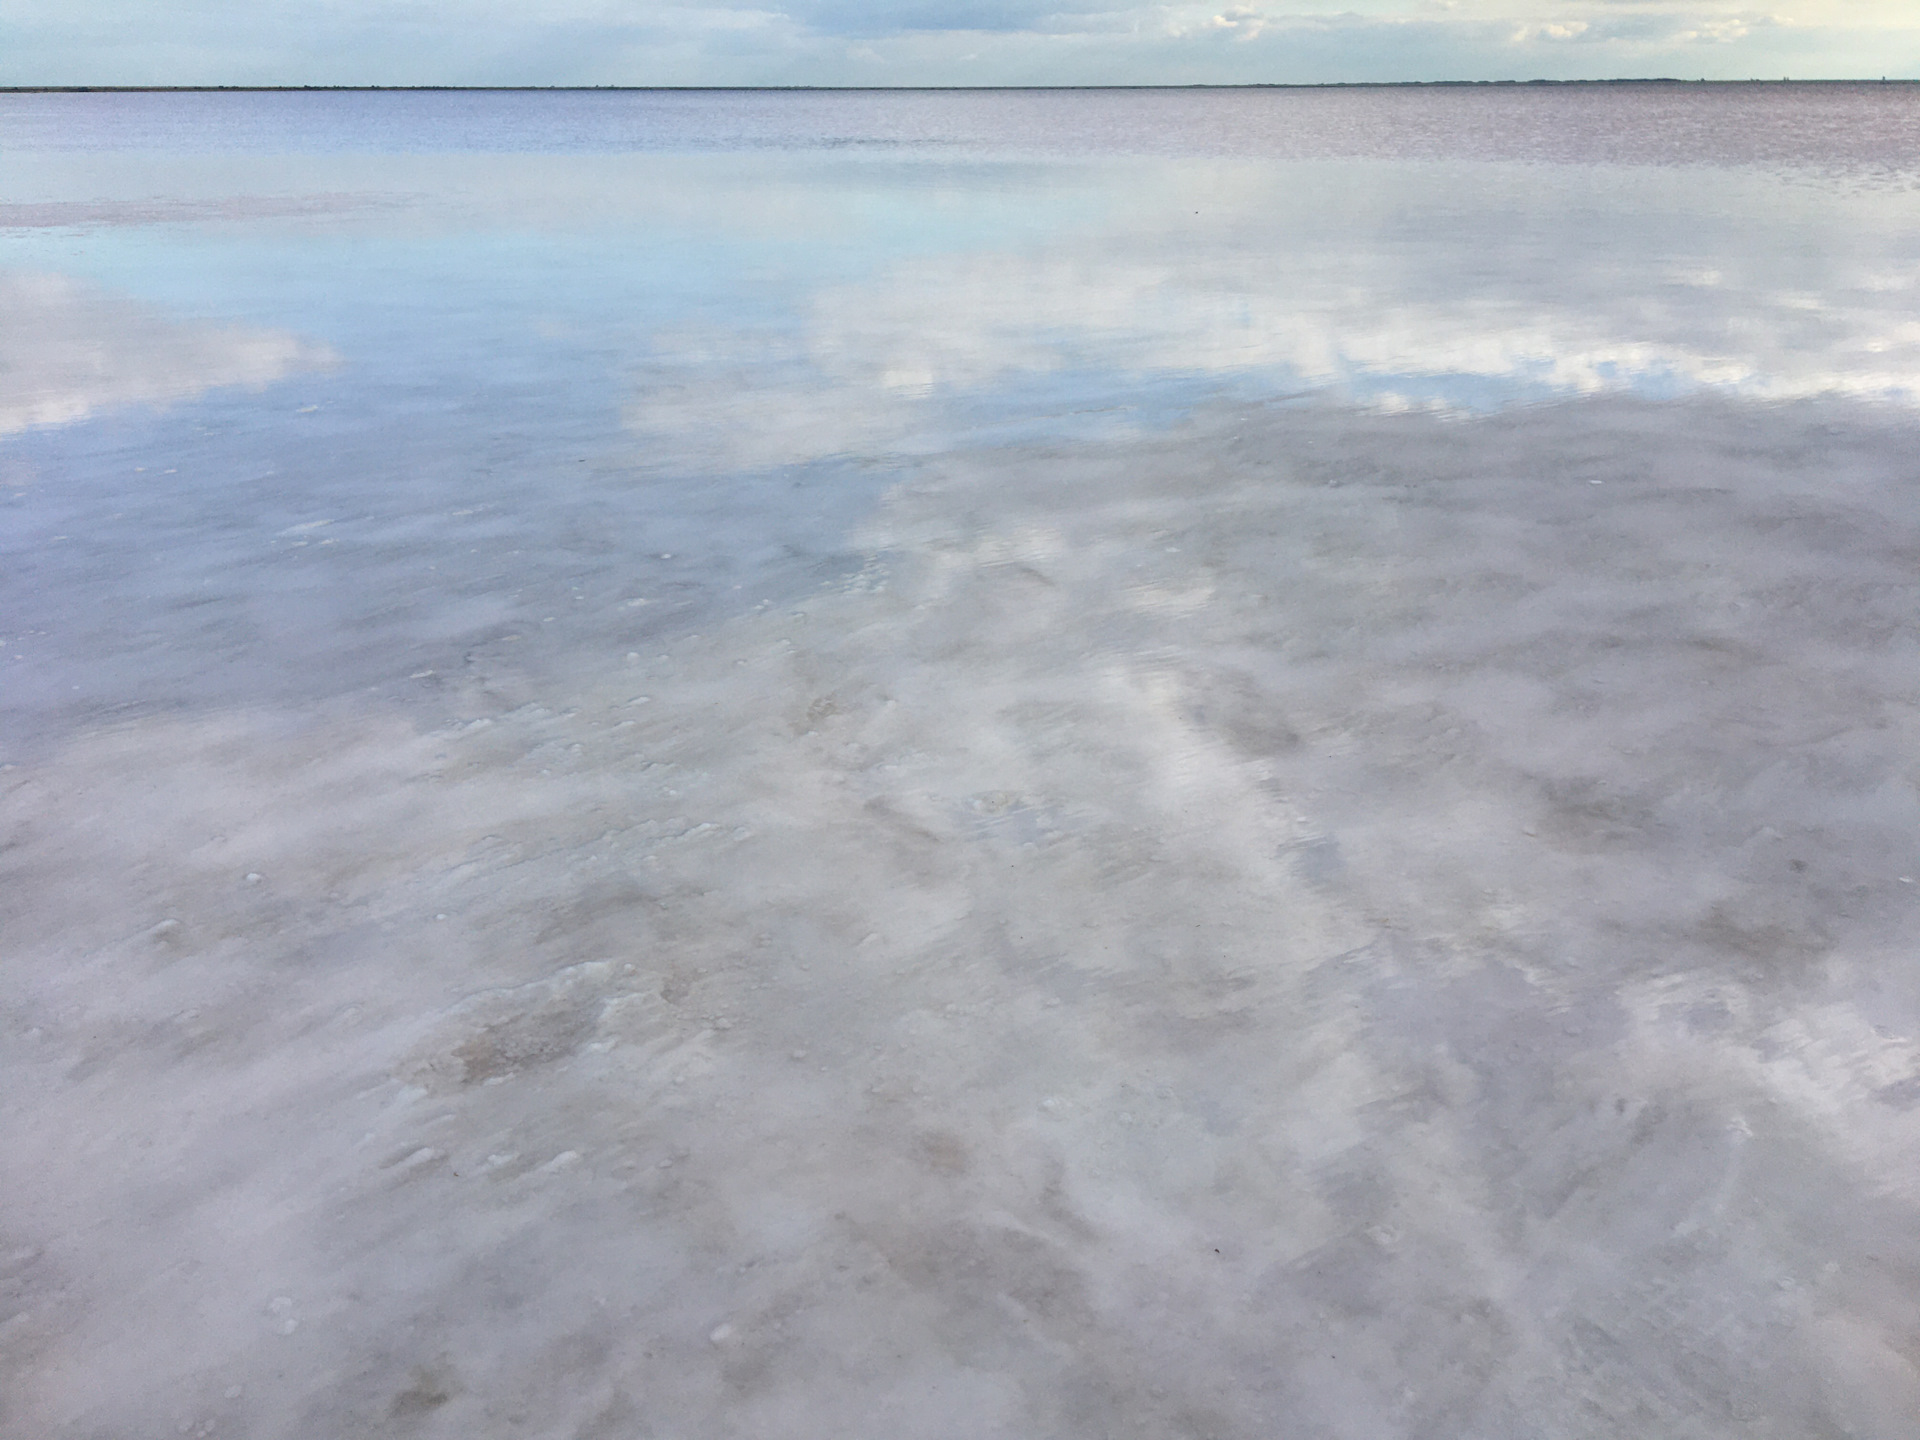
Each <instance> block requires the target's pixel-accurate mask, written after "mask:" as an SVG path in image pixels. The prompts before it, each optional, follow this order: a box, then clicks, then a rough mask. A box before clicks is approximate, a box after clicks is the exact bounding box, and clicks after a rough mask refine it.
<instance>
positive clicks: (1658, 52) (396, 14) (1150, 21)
mask: <svg viewBox="0 0 1920 1440" xmlns="http://www.w3.org/2000/svg"><path fill="white" fill-rule="evenodd" d="M1785 27H1792V28H1793V29H1794V31H1795V37H1796V38H1795V40H1794V41H1793V43H1792V44H1791V45H1788V44H1786V43H1785V42H1784V41H1783V40H1781V39H1780V37H1779V32H1780V31H1781V30H1782V29H1783V28H1785ZM0 30H4V31H5V32H6V33H7V35H8V42H7V46H6V50H5V53H4V55H0V83H8V84H46V83H90V84H147V83H155V84H194V83H207V84H220V83H287V84H307V83H311V84H373V83H383V84H406V83H448V84H489V83H529V84H640V85H703V84H744V85H755V84H822V85H832V84H842V83H861V82H864V81H870V80H871V79H872V73H871V72H872V71H873V69H874V67H875V65H876V64H879V65H883V66H884V67H885V68H886V70H887V71H888V75H887V79H888V83H898V84H979V83H1034V84H1092V83H1127V84H1133V83H1139V84H1153V83H1188V82H1212V83H1247V82H1262V81H1277V82H1315V81H1345V80H1432V79H1465V80H1473V79H1526V78H1534V77H1536V76H1537V77H1541V78H1563V79H1565V78H1609V77H1614V76H1620V75H1647V74H1690V75H1691V74H1698V73H1699V72H1700V67H1701V66H1702V65H1703V64H1705V65H1706V66H1707V67H1708V72H1709V73H1710V74H1717V75H1719V76H1722V77H1725V78H1734V79H1746V78H1749V77H1750V76H1752V75H1756V74H1759V75H1777V74H1782V73H1791V74H1794V75H1795V76H1796V77H1814V76H1821V75H1832V76H1846V75H1855V76H1866V75H1872V76H1878V75H1880V74H1883V73H1906V72H1913V71H1916V70H1920V16H1917V15H1916V13H1915V11H1914V8H1913V6H1912V5H1911V4H1910V3H1908V0H1786V4H1785V5H1784V6H1783V7H1782V9H1781V10H1780V11H1779V12H1777V13H1775V12H1755V11H1753V10H1752V9H1751V8H1750V7H1749V6H1746V5H1740V4H1734V3H1725V0H1288V3H1285V4H1283V5H1279V6H1267V5H1262V4H1260V3H1258V0H1239V3H1234V4H1229V5H1224V6H1223V5H1221V4H1220V3H1219V0H1212V3H1211V4H1207V3H1198V4H1196V3H1172V4H1128V3H1123V0H905V3H902V4H897V5H885V6H882V5H875V4H870V3H863V0H772V3H767V0H757V3H747V4H739V5H728V4H704V5H702V4H683V3H682V4H676V3H659V0H635V3H615V0H543V3H540V4H537V5H532V6H529V5H523V4H509V3H506V0H448V3H445V4H442V5H438V6H434V7H431V8H429V7H425V6H418V5H397V4H393V3H389V0H332V3H325V4H317V5H303V6H294V5H292V4H290V3H289V0H263V3H260V4H252V5H247V6H241V5H239V4H237V3H235V0H203V3H201V4H199V5H194V6H187V7H182V6H178V5H171V4H160V3H158V0H103V3H101V4H98V5H90V6H85V7H74V6H71V5H60V4H56V3H54V0H0ZM1516 41H1518V42H1519V43H1518V44H1517V45H1516V43H1515V42H1516ZM1568 41H1578V42H1580V43H1579V44H1577V45H1568V44H1566V43H1565V42H1568ZM1709 53H1710V54H1711V57H1712V58H1710V59H1709V58H1705V57H1706V56H1707V55H1708V54H1709Z"/></svg>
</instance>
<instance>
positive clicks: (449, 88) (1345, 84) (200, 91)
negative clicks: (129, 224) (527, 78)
mask: <svg viewBox="0 0 1920 1440" xmlns="http://www.w3.org/2000/svg"><path fill="white" fill-rule="evenodd" d="M1914 84H1920V79H1916V78H1915V77H1912V76H1905V75H1882V76H1879V77H1878V78H1875V77H1873V76H1851V77H1825V78H1819V79H1803V80H1795V79H1793V78H1792V77H1790V76H1785V75H1783V76H1781V77H1780V78H1779V79H1777V80H1773V79H1762V78H1760V77H1758V76H1755V77H1753V78H1750V79H1746V80H1709V79H1707V78H1706V77H1704V76H1702V77H1701V78H1699V79H1697V80H1685V79H1682V78H1681V77H1679V76H1677V75H1631V76H1619V77H1615V78H1612V79H1604V80H1548V79H1531V80H1311V81H1286V80H1248V81H1231V82H1209V81H1190V82H1183V83H1179V84H1125V83H1116V84H1090V85H0V95H95V94H104V95H148V94H160V95H214V94H234V93H239V94H270V95H271V94H300V93H303V92H307V91H321V92H327V93H338V92H346V93H356V94H357V93H379V92H399V93H438V92H456V93H482V94H484V93H490V92H491V93H501V92H513V93H520V92H539V93H548V92H559V93H581V94H588V93H600V92H608V91H611V92H614V93H649V92H662V91H664V92H673V93H685V94H700V93H741V92H761V91H764V92H770V93H786V92H796V91H826V92H845V93H852V94H863V93H864V94H873V93H883V94H884V93H896V92H897V93H917V92H926V91H983V92H992V91H1016V90H1396V89H1433V88H1459V89H1466V88H1479V87H1486V86H1522V85H1528V86H1531V85H1593V86H1606V85H1688V86H1699V85H1914Z"/></svg>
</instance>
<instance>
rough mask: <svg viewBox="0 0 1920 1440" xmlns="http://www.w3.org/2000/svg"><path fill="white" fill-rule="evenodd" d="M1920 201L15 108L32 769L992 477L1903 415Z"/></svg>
mask: <svg viewBox="0 0 1920 1440" xmlns="http://www.w3.org/2000/svg"><path fill="white" fill-rule="evenodd" d="M1917 179H1920V98H1917V97H1916V95H1915V93H1914V92H1913V90H1912V89H1911V87H1900V86H1893V87H1887V86H1859V87H1826V86H1822V87H1732V88H1724V89H1711V90H1708V89H1690V88H1688V87H1685V86H1668V87H1654V88H1645V89H1636V88H1632V87H1612V88H1604V87H1600V88H1574V89H1567V88H1557V89H1545V90H1538V89H1535V90H1529V89H1526V88H1517V89H1516V88H1495V89H1492V90H1486V89H1482V90H1447V89H1440V90H1422V89H1412V90H1372V91H1369V90H1355V91H1304V92H1289V91H1273V92H1262V91H1255V92H1244V91H1243V92H1225V93H1218V94H1202V93H1197V92H1144V93H1142V92H1065V93H1062V92H1052V93H1049V92H1000V93H985V94H981V93H958V94H956V93H939V92H932V93H918V94H913V93H909V94H895V95H888V94H882V93H840V94H836V93H818V94H754V93H728V92H714V93H694V94H644V93H643V94H603V93H587V94H571V95H570V94H518V93H504V94H389V95H365V94H318V95H197V96H195V95H188V96H181V95H125V96H113V95H91V96H8V97H5V98H4V99H0V237H3V238H0V346H4V347H5V349H4V356H3V357H0V358H3V359H4V364H5V369H4V370H0V433H4V435H5V436H6V438H5V440H4V441H0V445H4V449H0V467H4V470H5V479H6V483H7V485H8V486H9V487H10V488H9V489H8V490H7V492H6V496H7V500H8V502H9V503H8V508H7V510H6V511H5V515H6V520H5V526H6V528H5V531H4V537H5V538H4V542H0V543H4V544H5V546H6V551H5V557H6V563H5V567H4V580H0V584H4V585H5V587H6V588H5V593H4V604H3V605H0V613H4V614H5V616H6V622H5V623H6V626H7V629H6V632H5V633H6V636H7V643H8V645H9V647H10V650H11V651H12V653H13V655H15V656H18V657H19V659H18V660H11V661H9V662H8V663H10V664H13V665H14V666H15V668H14V669H12V670H11V671H10V672H9V683H8V684H7V686H6V688H5V691H4V698H3V699H0V704H4V707H5V710H4V713H5V715H6V717H7V723H6V735H7V739H6V741H5V743H6V744H8V745H9V746H13V747H18V746H19V745H22V744H29V743H32V742H33V740H34V737H36V736H41V735H44V734H46V733H48V727H52V729H53V730H55V731H58V730H60V729H63V728H65V727H67V726H70V725H72V724H75V723H85V722H86V721H87V720H89V719H90V718H97V717H99V716H100V715H102V714H108V713H117V712H119V711H121V710H123V709H125V708H128V707H133V708H140V707H152V706H178V705H199V704H205V703H231V702H235V701H250V700H254V699H262V698H272V699H279V700H284V699H294V698H302V699H306V698H314V697H317V696H320V695H324V694H330V693H338V692H341V691H347V690H355V689H363V688H365V687H368V686H381V685H393V684H396V683H398V682H400V681H403V680H404V679H405V677H406V676H408V675H410V674H413V673H414V672H417V671H420V670H423V669H437V670H442V671H444V670H446V669H447V668H448V667H449V666H457V664H458V663H459V661H458V657H459V656H460V655H461V654H462V653H464V651H465V650H466V649H467V648H470V647H471V646H473V645H474V644H476V643H484V642H487V641H489V640H492V639H497V637H499V636H500V635H502V634H505V633H510V632H515V631H519V630H526V628H527V627H529V626H542V627H545V628H544V629H542V630H541V631H540V632H539V633H540V637H541V642H542V645H543V647H544V651H545V653H547V654H549V655H553V654H557V653H559V652H571V651H573V650H575V649H578V648H581V647H588V648H591V647H607V646H611V647H614V648H615V649H616V650H621V651H623V650H625V649H627V648H630V647H631V646H634V645H639V644H642V643H643V642H644V641H646V640H647V638H648V637H649V636H652V635H654V634H655V633H656V632H658V631H660V630H661V629H662V628H672V627H676V626H678V627H681V628H686V627H688V626H692V627H694V628H697V622H698V619H699V617H701V616H705V615H707V614H709V613H711V612H712V611H713V609H714V608H715V607H719V608H720V609H722V610H724V609H726V608H727V607H728V606H731V605H733V604H735V603H736V602H737V601H738V600H739V599H740V598H741V597H750V598H751V599H753V600H759V599H766V598H771V597H774V596H776V595H779V596H786V595H790V594H791V593H794V591H795V589H796V587H800V588H804V587H806V586H809V585H812V584H815V583H817V582H818V579H819V577H820V576H821V574H823V573H825V572H827V571H831V570H832V569H833V568H834V567H835V566H839V565H847V564H851V565H854V566H856V568H857V566H858V564H859V563H861V562H860V561H859V559H858V557H855V556H851V555H850V554H849V553H848V546H847V543H846V536H847V534H848V531H849V527H850V526H851V525H852V524H853V523H854V522H855V521H856V520H857V519H858V518H859V517H860V516H861V515H862V514H863V513H864V511H865V509H866V507H868V506H869V505H870V504H871V502H872V499H873V497H874V495H875V494H876V493H877V492H878V491H879V490H880V489H882V488H883V487H885V486H886V485H888V484H890V483H894V481H895V480H897V478H898V477H899V475H900V473H902V467H911V465H913V464H914V463H916V462H917V461H918V460H919V459H920V458H923V457H926V456H929V455H938V454H940V453H942V452H945V451H949V450H951V449H953V448H954V447H955V446H957V445H965V446H978V445H1009V444H1020V443H1038V442H1042V441H1051V440H1065V441H1071V440H1072V439H1073V438H1075V437H1079V436H1087V435H1096V434H1098V435H1112V434H1116V433H1122V432H1129V433H1130V432H1134V431H1140V432H1152V431H1155V430H1158V429H1161V428H1163V427H1165V426H1166V425H1167V424H1168V423H1170V422H1172V421H1174V420H1176V419H1177V418H1179V417H1181V416H1183V415H1186V414H1189V413H1191V412H1192V411H1193V410H1194V407H1196V406H1201V405H1206V404H1209V403H1219V402H1222V401H1231V402H1235V403H1239V402H1246V403H1264V402H1271V401H1275V400H1278V399H1280V398H1282V397H1296V396H1311V397H1313V398H1314V399H1315V400H1317V401H1321V402H1325V403H1333V404H1347V405H1355V406H1362V407H1368V408H1372V409H1380V408H1390V407H1399V408H1407V407H1412V408H1416V409H1422V408H1435V409H1440V410H1444V411H1453V412H1461V413H1486V412H1491V411H1498V410H1500V409H1503V408H1507V407H1512V406H1516V405H1523V404H1535V403H1539V402H1542V401H1548V400H1553V399H1557V398H1564V397H1570V396H1577V395H1592V394H1598V393H1631V394H1636V395H1643V396H1649V397H1656V398H1667V397H1676V396H1684V395H1689V394H1699V393H1701V392H1713V393H1717V394H1723V395H1726V396H1728V397H1731V398H1734V399H1737V400H1739V401H1742V402H1753V403H1766V402H1772V401H1778V400H1782V399H1791V398H1803V397H1819V396H1847V397H1854V398H1859V399H1864V400H1870V401H1873V402H1876V403H1881V404H1886V405H1892V406H1899V407H1907V406H1909V405H1911V404H1912V403H1914V399H1915V396H1916V394H1917V393H1920V381H1917V379H1916V377H1920V333H1917V332H1916V328H1915V327H1916V324H1920V309H1917V307H1920V296H1916V292H1915V288H1914V266H1915V262H1916V256H1917V255H1920V191H1916V189H1915V183H1916V180H1917ZM323 530H324V533H322V532H323ZM55 537H59V538H55ZM663 557H671V558H663ZM636 599H645V600H646V601H647V602H648V603H647V604H646V605H644V606H633V605H631V602H632V601H634V600H636ZM550 617H551V618H550ZM528 633H532V632H528Z"/></svg>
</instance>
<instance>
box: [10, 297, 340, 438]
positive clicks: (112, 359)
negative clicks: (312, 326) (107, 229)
mask: <svg viewBox="0 0 1920 1440" xmlns="http://www.w3.org/2000/svg"><path fill="white" fill-rule="evenodd" d="M332 363H335V357H334V355H333V353H332V352H331V351H330V350H328V349H327V348H326V347H325V346H323V345H315V344H313V343H312V342H310V341H306V340H302V339H300V338H299V337H298V336H296V335H291V334H289V333H287V332H286V331H283V330H261V329H255V328H252V327H249V326H240V325H225V326H223V325H211V324H205V323H202V322H197V321H180V320H176V319H173V318H172V317H170V316H168V315H167V314H165V313H164V312H163V311H161V310H159V309H157V308H155V307H153V306H150V305H145V304H142V303H141V302H139V301H136V300H132V299H128V298H125V297H122V296H118V295H113V294H110V293H108V292H106V291H103V290H99V289H96V288H94V287H93V286H90V285H87V284H85V283H83V282H81V281H78V280H74V279H70V278H68V277H66V276H63V275H46V274H20V273H8V272H4V271H0V435H10V434H15V433H17V432H19V431H22V430H26V429H28V428H30V427H32V426H37V425H64V424H70V423H72V422H74V421H76V420H84V419H85V418H86V417H87V416H89V415H91V414H93V413H95V412H96V411H99V410H103V409H107V408H110V407H113V406H119V405H135V404H147V405H165V404H169V403H172V402H175V401H180V400H186V399H190V398H191V397H193V396H195V395H199V394H201V393H203V392H204V391H207V390H211V389H213V388H215V387H216V386H221V385H244V386H247V387H249V388H252V389H259V388H260V387H262V386H265V385H269V384H271V383H273V382H274V381H276V380H279V379H282V378H284V377H285V376H287V375H290V374H292V373H294V372H295V371H298V370H308V369H314V368H317V367H321V366H325V365H329V364H332Z"/></svg>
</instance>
